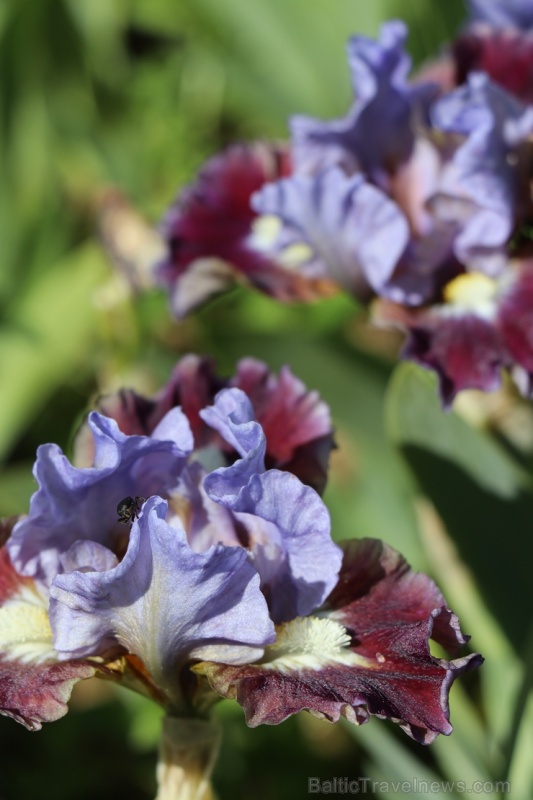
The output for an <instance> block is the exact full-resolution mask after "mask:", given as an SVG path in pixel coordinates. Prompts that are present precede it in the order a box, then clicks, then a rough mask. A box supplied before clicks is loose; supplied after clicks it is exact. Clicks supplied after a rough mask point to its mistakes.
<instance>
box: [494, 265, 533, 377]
mask: <svg viewBox="0 0 533 800" xmlns="http://www.w3.org/2000/svg"><path fill="white" fill-rule="evenodd" d="M499 328H500V330H501V333H502V338H503V341H504V342H505V346H506V347H507V349H508V351H509V353H510V354H511V356H512V358H513V360H514V361H516V363H517V364H519V365H520V366H521V367H522V368H523V369H524V370H526V372H528V373H531V372H533V265H532V264H531V262H530V263H529V266H528V267H526V268H524V269H523V271H522V272H521V274H520V276H519V277H518V279H517V280H516V281H515V282H514V283H513V285H512V287H511V289H510V290H509V292H508V293H507V294H506V295H505V296H504V297H503V299H502V301H501V303H500V308H499Z"/></svg>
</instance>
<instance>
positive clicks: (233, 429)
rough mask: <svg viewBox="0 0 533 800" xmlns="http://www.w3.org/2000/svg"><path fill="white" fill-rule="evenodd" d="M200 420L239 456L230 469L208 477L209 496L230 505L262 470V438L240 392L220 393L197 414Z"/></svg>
mask: <svg viewBox="0 0 533 800" xmlns="http://www.w3.org/2000/svg"><path fill="white" fill-rule="evenodd" d="M200 416H201V417H202V419H203V420H204V422H206V423H207V424H208V425H209V426H210V427H211V428H213V429H214V430H216V431H218V433H220V435H221V436H222V437H223V439H225V440H226V442H228V444H230V445H231V446H232V447H233V448H234V449H235V450H236V451H237V453H238V454H239V455H240V456H241V458H240V459H239V460H238V461H236V462H235V463H234V464H232V465H231V466H230V467H221V468H220V469H217V470H215V471H214V472H212V473H211V475H212V476H213V477H212V478H211V476H210V484H209V486H210V492H212V493H213V494H216V495H217V499H218V498H219V497H220V498H222V497H224V498H227V502H228V503H231V498H232V497H233V496H235V495H238V493H239V491H240V490H241V488H242V487H243V486H245V485H246V484H247V483H248V481H249V480H250V478H251V477H252V475H256V474H257V473H260V472H264V470H265V452H266V439H265V434H264V433H263V429H262V428H261V426H260V425H259V423H258V422H256V421H255V415H254V410H253V407H252V404H251V402H250V400H249V399H248V397H247V396H246V395H245V394H244V392H242V391H241V390H240V389H223V390H222V391H221V392H219V394H218V395H217V396H216V398H215V404H214V405H213V406H210V407H209V408H205V409H204V410H203V411H201V412H200Z"/></svg>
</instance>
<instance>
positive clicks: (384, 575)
mask: <svg viewBox="0 0 533 800" xmlns="http://www.w3.org/2000/svg"><path fill="white" fill-rule="evenodd" d="M341 544H342V546H343V549H344V561H343V564H342V568H341V572H340V575H339V580H338V583H337V586H336V587H335V589H334V590H333V591H332V593H331V594H330V595H329V597H328V599H327V601H326V606H325V607H326V608H327V609H328V610H330V611H333V612H335V619H337V620H338V621H340V622H342V624H343V625H345V626H346V627H347V628H348V629H349V630H350V632H351V634H352V636H353V637H355V640H354V644H355V646H356V649H357V652H358V653H361V654H363V655H365V656H369V657H375V649H374V646H373V644H372V642H371V638H372V636H373V634H374V632H379V631H383V630H386V629H387V628H390V627H398V626H399V625H411V624H418V623H420V622H423V623H424V624H426V623H427V622H428V620H429V619H430V618H431V619H432V620H433V622H432V627H431V628H430V633H431V638H432V639H433V640H434V641H436V642H438V643H439V644H441V645H442V646H443V647H444V648H445V649H446V650H447V651H448V652H450V653H452V654H454V655H455V654H456V653H457V652H458V650H459V647H460V646H461V645H463V644H465V643H466V642H467V641H468V638H469V637H465V636H464V635H463V634H462V632H461V629H460V627H459V623H458V620H457V617H456V616H455V615H454V614H452V613H451V612H450V611H449V609H447V608H446V601H445V599H444V597H443V596H442V594H441V592H440V591H439V589H438V588H437V586H436V585H435V584H434V583H433V581H432V580H430V579H429V578H428V577H427V575H424V574H423V573H421V572H413V571H412V569H411V568H410V566H409V564H408V563H407V562H406V561H405V559H404V558H403V556H401V555H400V553H398V552H397V551H396V550H393V549H392V548H391V547H389V546H388V545H386V544H385V543H384V542H382V541H381V540H379V539H354V540H351V541H348V542H342V543H341ZM392 609H393V610H392ZM367 638H369V642H370V643H369V646H368V648H367V646H366V642H367ZM378 650H379V648H378Z"/></svg>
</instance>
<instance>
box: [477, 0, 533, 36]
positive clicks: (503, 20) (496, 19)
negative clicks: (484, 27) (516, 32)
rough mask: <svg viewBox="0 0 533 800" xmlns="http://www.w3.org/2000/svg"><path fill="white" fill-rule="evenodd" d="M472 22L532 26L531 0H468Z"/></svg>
mask: <svg viewBox="0 0 533 800" xmlns="http://www.w3.org/2000/svg"><path fill="white" fill-rule="evenodd" d="M468 5H469V7H470V18H471V20H472V21H473V22H485V23H487V24H488V25H491V26H492V27H494V28H520V29H522V30H530V29H531V28H533V5H532V4H531V0H468Z"/></svg>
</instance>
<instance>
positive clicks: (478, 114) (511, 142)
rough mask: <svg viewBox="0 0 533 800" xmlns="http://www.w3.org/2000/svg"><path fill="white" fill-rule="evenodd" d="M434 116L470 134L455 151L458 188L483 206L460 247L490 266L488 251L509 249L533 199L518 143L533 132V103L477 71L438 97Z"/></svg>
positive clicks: (464, 255)
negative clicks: (524, 191)
mask: <svg viewBox="0 0 533 800" xmlns="http://www.w3.org/2000/svg"><path fill="white" fill-rule="evenodd" d="M432 118H433V122H434V124H435V126H436V127H437V128H441V129H442V130H444V131H448V132H451V133H455V134H460V135H462V136H465V137H466V141H465V142H464V144H462V145H461V146H460V147H459V149H458V150H457V152H456V154H455V156H454V164H455V166H456V168H457V188H458V191H459V192H460V193H463V194H464V195H466V196H467V197H470V198H472V199H473V200H474V201H475V202H476V204H477V206H478V209H477V211H474V213H473V214H472V215H471V216H470V218H469V219H467V220H466V222H465V225H464V229H463V231H462V233H461V235H460V236H459V237H458V239H457V241H456V253H457V256H458V258H459V259H460V260H462V261H466V262H467V263H472V262H474V263H475V264H476V267H477V268H478V269H480V270H484V271H487V269H486V263H485V262H486V258H487V253H488V252H490V251H491V250H498V249H500V250H501V251H502V253H504V252H505V245H506V244H507V241H508V239H509V237H510V235H511V233H512V230H513V225H514V222H515V217H516V215H517V213H518V212H519V211H521V210H522V206H523V204H524V202H527V199H526V200H524V198H523V197H522V196H521V182H520V179H519V178H520V176H519V169H518V167H519V159H518V154H517V148H518V146H519V145H520V143H521V142H523V141H524V140H525V139H526V138H527V137H528V136H529V135H530V134H531V133H532V132H533V109H531V108H527V107H526V106H523V105H522V104H521V103H519V102H518V101H517V100H516V99H515V98H513V97H511V95H509V94H508V93H507V92H505V91H504V90H503V89H501V88H499V87H498V86H496V85H495V84H493V83H492V82H491V81H490V80H489V78H488V77H487V75H485V74H483V73H474V74H471V75H469V77H468V83H467V84H466V85H464V86H461V87H460V88H458V89H457V90H455V91H454V92H452V93H451V94H449V95H447V96H445V97H443V98H441V99H440V100H439V101H438V102H437V103H435V105H434V106H433V110H432Z"/></svg>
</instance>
